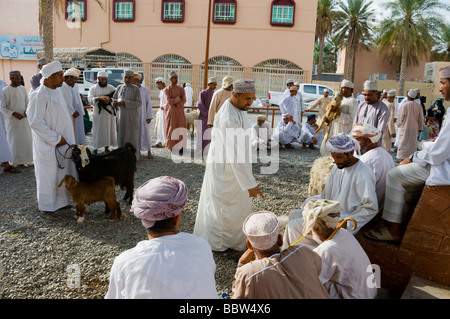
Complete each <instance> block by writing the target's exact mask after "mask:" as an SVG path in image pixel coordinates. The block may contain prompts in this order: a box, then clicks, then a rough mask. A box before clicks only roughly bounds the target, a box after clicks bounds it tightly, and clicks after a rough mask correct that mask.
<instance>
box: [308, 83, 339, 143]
mask: <svg viewBox="0 0 450 319" xmlns="http://www.w3.org/2000/svg"><path fill="white" fill-rule="evenodd" d="M343 98H344V95H343V94H342V92H338V93H335V95H334V98H333V100H332V101H331V102H330V104H328V106H327V112H326V113H325V115H324V116H323V117H322V121H321V122H320V124H319V126H318V128H317V130H316V131H315V132H314V134H317V133H319V132H320V130H321V129H322V128H323V126H324V124H325V123H327V124H328V132H327V133H329V132H331V124H332V123H333V121H334V120H335V119H336V118H338V117H339V115H341V103H342V99H343ZM329 137H330V134H327V136H326V137H325V142H326V141H328V138H329Z"/></svg>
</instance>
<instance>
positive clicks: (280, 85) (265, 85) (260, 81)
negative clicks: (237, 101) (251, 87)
mask: <svg viewBox="0 0 450 319" xmlns="http://www.w3.org/2000/svg"><path fill="white" fill-rule="evenodd" d="M252 77H253V79H254V80H255V85H256V97H258V98H260V97H265V98H267V96H268V92H269V91H284V90H285V89H286V82H287V80H288V79H292V80H294V82H303V69H302V68H301V67H300V66H298V65H297V64H295V63H293V62H291V61H288V60H283V59H269V60H265V61H262V62H260V63H258V64H256V65H255V66H253V69H252Z"/></svg>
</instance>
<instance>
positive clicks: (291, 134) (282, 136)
mask: <svg viewBox="0 0 450 319" xmlns="http://www.w3.org/2000/svg"><path fill="white" fill-rule="evenodd" d="M274 135H275V136H276V137H275V136H274V137H275V138H278V143H280V145H283V146H284V147H285V148H294V147H293V146H292V144H291V143H294V142H298V136H299V135H300V131H299V128H298V126H297V125H296V122H295V121H294V118H293V116H292V115H290V114H289V113H284V114H283V115H282V118H281V121H280V122H279V123H278V125H277V128H276V129H275V134H274Z"/></svg>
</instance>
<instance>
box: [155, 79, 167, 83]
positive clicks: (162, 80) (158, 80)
mask: <svg viewBox="0 0 450 319" xmlns="http://www.w3.org/2000/svg"><path fill="white" fill-rule="evenodd" d="M158 82H161V83H164V84H166V80H164V78H156V79H155V83H158Z"/></svg>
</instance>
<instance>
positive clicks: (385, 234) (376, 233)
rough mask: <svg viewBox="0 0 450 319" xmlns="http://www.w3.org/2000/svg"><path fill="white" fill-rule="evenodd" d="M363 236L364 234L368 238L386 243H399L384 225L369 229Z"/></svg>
mask: <svg viewBox="0 0 450 319" xmlns="http://www.w3.org/2000/svg"><path fill="white" fill-rule="evenodd" d="M364 236H366V237H367V238H369V239H372V240H376V241H384V242H386V243H392V244H398V243H400V240H395V239H394V238H393V237H392V235H391V233H390V232H389V230H388V229H387V228H386V226H383V227H381V228H379V229H377V230H375V229H371V230H368V231H366V232H365V233H364Z"/></svg>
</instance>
